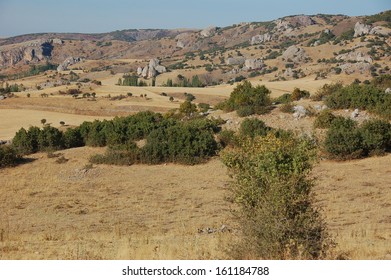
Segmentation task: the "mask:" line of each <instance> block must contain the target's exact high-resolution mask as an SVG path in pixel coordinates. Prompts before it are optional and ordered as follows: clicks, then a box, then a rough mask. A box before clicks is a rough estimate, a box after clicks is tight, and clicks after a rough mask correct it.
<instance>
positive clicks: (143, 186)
mask: <svg viewBox="0 0 391 280" xmlns="http://www.w3.org/2000/svg"><path fill="white" fill-rule="evenodd" d="M102 151H103V150H102V149H93V148H78V149H71V150H66V151H63V152H62V153H64V157H65V158H67V159H69V161H68V162H67V163H64V164H58V163H55V160H56V159H55V158H50V159H49V158H47V156H46V155H45V154H42V153H40V154H35V155H33V156H32V157H31V159H34V161H33V162H31V163H26V164H23V165H20V166H18V167H16V168H7V169H3V170H1V171H0V177H1V190H0V203H1V211H0V225H1V226H0V232H1V242H0V259H215V258H224V257H225V253H224V248H223V247H224V246H223V245H224V244H225V243H224V242H227V241H228V240H231V239H232V235H231V234H229V233H213V234H200V233H198V229H204V228H207V227H209V228H216V229H219V228H221V226H222V225H227V226H229V227H232V222H231V221H230V209H229V208H230V205H229V203H228V202H227V201H226V200H225V197H226V182H227V176H226V171H225V169H224V168H223V167H222V163H220V161H219V160H218V159H214V160H212V161H210V162H209V163H208V164H205V165H197V166H179V165H174V164H167V165H157V166H145V165H135V166H131V167H117V166H94V167H93V168H92V169H88V168H87V169H85V165H86V164H87V163H88V160H87V158H88V157H89V156H90V155H91V154H94V153H97V152H102ZM210 170H213V174H211V173H210ZM205 174H210V176H205Z"/></svg>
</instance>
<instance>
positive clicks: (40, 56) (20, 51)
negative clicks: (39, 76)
mask: <svg viewBox="0 0 391 280" xmlns="http://www.w3.org/2000/svg"><path fill="white" fill-rule="evenodd" d="M60 43H61V44H62V41H61V40H59V39H53V40H52V39H50V40H43V39H42V40H41V39H38V40H33V41H28V42H24V43H19V44H14V45H6V46H1V47H0V67H7V66H13V65H15V64H17V63H19V62H24V63H30V62H39V61H42V60H45V59H48V58H50V57H51V55H52V50H53V48H54V47H53V44H60Z"/></svg>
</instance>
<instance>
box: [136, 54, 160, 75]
mask: <svg viewBox="0 0 391 280" xmlns="http://www.w3.org/2000/svg"><path fill="white" fill-rule="evenodd" d="M165 72H167V69H166V67H164V66H162V65H160V61H159V59H157V58H152V59H151V60H150V61H149V63H148V65H146V66H145V67H144V68H141V67H138V68H137V75H139V76H142V77H143V78H146V79H149V78H154V77H156V76H157V75H159V74H162V73H165Z"/></svg>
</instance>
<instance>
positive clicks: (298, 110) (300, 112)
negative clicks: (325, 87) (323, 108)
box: [293, 105, 307, 119]
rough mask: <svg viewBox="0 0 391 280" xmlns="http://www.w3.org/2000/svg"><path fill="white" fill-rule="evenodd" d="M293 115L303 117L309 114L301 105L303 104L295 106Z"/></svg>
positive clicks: (296, 117) (298, 117)
mask: <svg viewBox="0 0 391 280" xmlns="http://www.w3.org/2000/svg"><path fill="white" fill-rule="evenodd" d="M293 112H294V113H293V117H294V118H295V119H301V118H304V117H305V116H306V115H307V110H306V109H305V108H304V107H303V106H301V105H296V106H294V107H293Z"/></svg>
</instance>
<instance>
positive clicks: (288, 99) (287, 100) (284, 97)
mask: <svg viewBox="0 0 391 280" xmlns="http://www.w3.org/2000/svg"><path fill="white" fill-rule="evenodd" d="M274 102H275V103H276V104H286V103H290V102H292V98H291V94H290V93H284V94H283V95H281V96H279V97H278V98H276V99H274Z"/></svg>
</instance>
